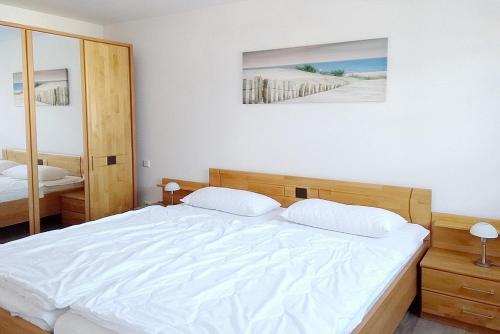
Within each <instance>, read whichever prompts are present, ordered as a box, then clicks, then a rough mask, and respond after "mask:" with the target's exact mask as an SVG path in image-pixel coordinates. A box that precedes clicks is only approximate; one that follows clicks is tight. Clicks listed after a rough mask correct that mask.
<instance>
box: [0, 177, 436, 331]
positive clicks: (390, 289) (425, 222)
mask: <svg viewBox="0 0 500 334" xmlns="http://www.w3.org/2000/svg"><path fill="white" fill-rule="evenodd" d="M210 185H215V186H224V187H230V188H237V189H247V190H252V191H254V192H260V193H264V194H267V195H270V196H272V197H274V198H275V199H277V200H279V201H280V203H282V204H283V206H285V207H286V206H288V205H290V204H291V203H293V202H295V201H298V200H301V199H303V198H304V197H308V198H325V199H331V200H335V201H338V202H344V203H350V204H360V205H369V206H376V207H382V208H385V209H388V210H391V211H394V212H397V213H399V214H400V215H402V216H404V217H405V218H406V219H407V220H409V221H411V222H412V223H414V224H416V225H414V226H413V228H416V227H418V226H417V225H422V226H424V227H429V224H430V219H431V218H430V216H431V215H430V212H431V211H430V201H431V193H430V191H429V190H424V189H417V188H404V187H392V186H380V185H369V184H361V183H350V182H339V181H332V180H320V179H311V178H298V177H289V176H280V175H270V174H258V173H247V172H237V171H227V170H219V169H211V170H210ZM182 210H186V209H181V207H171V208H162V207H150V208H146V209H143V210H139V211H134V212H129V213H125V214H123V215H118V216H113V217H110V218H106V219H104V220H101V221H97V222H93V223H90V224H85V225H86V226H77V227H72V228H70V229H66V230H63V231H57V232H50V234H48V233H47V234H42V235H39V236H36V237H35V238H32V239H31V240H29V241H22V240H21V241H17V243H18V245H20V247H21V246H22V243H24V242H29V243H30V246H33V247H32V252H35V254H36V250H37V247H46V246H47V243H49V242H50V241H51V240H52V241H57V240H62V241H60V242H62V243H63V245H61V247H64V243H68V245H69V244H71V245H72V248H73V251H76V252H82V253H79V254H72V255H76V258H78V259H79V261H80V262H79V263H80V264H82V265H83V264H85V263H92V261H90V260H89V259H88V258H89V254H88V253H85V251H84V250H85V247H92V248H93V249H99V247H100V246H103V247H109V245H106V242H104V240H107V241H108V244H109V239H110V237H111V238H112V240H113V245H114V247H118V248H117V249H115V250H108V251H107V252H102V251H100V252H99V254H108V255H109V256H110V257H109V258H107V260H106V259H103V262H102V263H101V264H100V265H101V266H99V267H98V268H101V270H104V269H103V268H106V267H109V268H114V269H117V268H119V267H116V266H114V265H112V264H111V263H110V262H109V261H117V258H116V256H117V255H116V254H120V252H119V250H120V249H121V248H120V245H122V246H123V247H125V245H129V244H130V240H131V239H130V235H129V234H127V233H122V232H123V231H120V230H123V229H125V230H127V229H128V230H127V231H128V233H137V235H136V238H135V239H132V240H139V241H141V240H142V242H144V244H142V247H140V246H141V244H140V242H133V243H132V244H134V245H135V246H134V247H138V248H137V249H131V250H130V251H131V253H127V252H125V253H124V254H122V255H123V256H125V258H126V259H127V261H130V258H134V257H136V259H137V260H138V261H137V263H144V265H145V266H146V267H145V268H141V267H137V265H132V264H130V263H129V265H127V266H126V268H122V269H123V272H124V273H126V274H127V275H126V276H127V277H129V278H128V279H127V278H126V277H125V276H120V278H119V280H116V278H117V277H115V276H113V275H117V274H116V273H117V272H120V270H112V271H111V272H107V271H105V270H104V272H103V273H101V274H99V275H98V276H85V275H84V276H75V277H66V279H68V280H69V279H70V278H71V280H69V281H67V282H73V279H75V278H77V279H80V281H78V282H76V283H78V284H76V283H75V285H74V286H73V287H74V288H73V290H71V288H70V289H69V290H66V291H65V292H64V293H63V295H61V296H57V298H55V299H54V300H55V301H56V302H57V303H59V304H58V306H60V308H59V309H58V311H60V313H61V314H62V315H61V314H59V315H57V318H58V320H57V321H56V322H55V326H56V333H62V334H64V333H68V331H67V330H68V329H71V332H72V333H79V332H81V333H84V332H85V331H87V332H89V328H92V329H93V330H92V332H95V333H98V332H96V330H97V329H96V328H99V330H102V333H108V332H110V331H109V329H111V330H113V329H115V331H116V330H117V328H116V327H113V326H116V324H117V322H116V319H112V317H111V318H108V317H107V316H106V309H99V307H98V306H99V305H113V303H114V302H116V300H114V299H113V298H110V296H109V295H108V294H103V293H102V291H117V290H113V289H110V286H106V285H105V284H107V283H109V282H119V285H120V288H123V291H129V292H130V291H133V290H134V289H130V286H134V284H139V285H136V288H137V287H140V286H142V285H141V282H140V281H136V280H135V279H130V276H132V277H135V278H137V277H140V276H141V275H135V274H134V273H139V272H144V270H146V269H147V268H158V266H157V265H156V266H155V263H154V259H155V256H154V255H155V254H157V253H156V252H158V251H159V250H161V249H169V248H165V247H164V246H165V245H164V244H162V243H158V244H156V243H155V242H153V241H154V240H156V241H158V242H160V241H161V242H164V240H168V238H167V236H169V235H171V234H172V233H173V232H175V230H169V229H171V228H173V226H177V225H176V224H182V221H183V219H184V220H185V219H190V218H186V217H188V215H186V213H185V212H180V213H179V211H182ZM190 210H192V209H190ZM203 214H206V213H199V212H198V213H191V216H192V217H195V218H196V217H197V215H198V216H200V215H203ZM138 215H143V216H144V215H145V216H144V217H146V216H147V217H149V218H148V219H145V218H144V217H142V218H140V219H142V220H141V221H143V222H146V223H147V226H148V227H150V228H147V229H145V228H144V226H141V227H140V228H138V227H137V226H136V225H135V224H134V222H133V220H134V219H138ZM165 215H166V216H167V218H168V219H170V220H169V222H170V224H164V221H165V219H167V218H165ZM175 217H177V218H175ZM195 218H193V219H195ZM274 218H276V217H274ZM274 218H273V219H270V218H269V217H268V218H267V219H266V220H264V221H260V222H255V221H253V222H251V224H250V223H248V224H244V223H243V224H242V225H241V223H240V225H241V226H246V227H247V228H255V229H256V230H257V231H259V229H260V230H262V229H264V230H266V229H269V232H270V233H273V229H275V230H274V232H279V231H281V229H282V228H284V227H283V226H284V225H279V224H283V223H282V222H281V223H280V222H279V220H277V219H274ZM155 219H156V220H155ZM175 219H177V220H175ZM211 219H216V218H211ZM217 219H219V220H214V221H215V222H216V224H215V226H217V227H220V226H226V227H228V229H229V230H228V231H227V233H225V235H228V236H231V235H232V236H234V237H235V238H238V237H239V236H240V234H238V233H236V234H234V233H229V232H231V231H232V230H231V228H233V227H234V226H232V225H234V224H233V223H234V219H233V220H227V218H226V221H225V222H223V221H222V220H221V219H223V218H220V217H219V218H217ZM207 221H208V220H207ZM162 222H163V223H162ZM146 223H144V224H146ZM112 224H115V225H114V226H115V227H116V228H113V229H111V230H110V229H109V228H107V226H111V225H112ZM196 224H201V226H203V224H208V222H205V223H203V222H198V223H196ZM196 224H193V225H192V226H197V225H196ZM189 226H191V225H189ZM241 226H240V227H241ZM410 227H411V226H410ZM86 228H87V229H88V232H90V233H91V234H92V235H93V236H94V237H95V238H98V237H99V236H100V235H101V236H103V238H104V236H106V238H104V239H103V241H102V243H100V242H99V240H96V241H92V242H91V244H85V242H89V241H88V238H86V237H82V236H81V235H80V236H79V234H80V233H83V234H84V235H85V234H86V233H84V232H83V231H84V230H85V229H86ZM298 228H299V230H297V229H298ZM155 229H156V230H155ZM158 229H159V230H158ZM161 229H165V231H166V232H165V233H159V232H161ZM286 229H287V233H289V235H291V236H293V238H292V239H293V241H294V242H295V243H299V244H300V242H302V241H301V237H300V236H301V235H305V234H307V233H313V234H314V238H318V242H319V241H322V242H325V240H326V241H328V240H330V239H325V238H334V236H332V235H328V236H320V235H319V234H318V233H317V231H313V232H311V231H305V230H300V227H297V226H288V225H287V226H286ZM91 230H92V231H91ZM167 232H168V233H167ZM194 232H196V233H195V234H194V236H196V235H199V236H203V235H204V234H202V233H199V232H200V231H196V230H195V231H194ZM250 232H252V231H249V232H248V233H250ZM110 233H111V234H110ZM113 233H117V234H116V235H115V234H113ZM148 233H149V234H148ZM256 233H257V232H256ZM174 234H175V233H174ZM265 235H267V234H266V233H263V234H258V235H257V236H261V237H262V236H265ZM408 235H409V237H411V236H412V235H413V233H412V232H411V231H410V232H408ZM155 237H156V238H157V239H155ZM51 238H52V239H51ZM311 238H313V237H311ZM337 238H338V236H337ZM184 240H191V239H190V238H187V239H184ZM244 240H255V238H245V239H242V240H240V241H241V242H237V243H236V245H238V244H242V242H243V241H244ZM287 240H288V239H287ZM332 240H333V239H332ZM127 241H128V242H129V243H127ZM285 241H286V240H285ZM177 242H178V241H177ZM37 243H38V244H37ZM335 244H349V245H351V244H355V245H356V247H354V248H352V250H355V249H364V248H366V247H375V246H373V245H364V244H363V243H362V242H360V241H359V240H351V241H349V242H347V241H346V242H340V241H339V242H337V243H335ZM403 244H404V243H403ZM408 244H409V243H408ZM14 246H15V245H14ZM145 246H147V247H145ZM155 246H157V247H159V248H155ZM302 246H303V245H302ZM351 246H352V245H351ZM379 246H380V247H379ZM379 246H377V247H378V248H377V247H375V248H373V249H372V250H371V251H373V252H375V251H377V252H378V251H380V252H382V253H381V255H383V257H390V256H391V255H390V254H392V253H394V254H396V253H398V254H399V253H401V254H403V253H404V252H394V251H393V252H391V249H393V250H396V247H400V246H401V245H397V244H396V243H394V244H393V243H392V242H388V243H387V245H385V246H386V247H385V250H383V249H384V247H382V246H381V245H379ZM127 247H128V246H127ZM127 247H125V249H127ZM130 247H133V246H130ZM427 247H428V245H427V242H426V241H424V242H422V240H420V244H419V243H418V242H417V243H416V244H414V245H413V249H410V250H408V251H407V252H406V253H404V254H403V255H405V256H403V255H401V258H400V259H399V262H398V265H396V266H389V265H388V266H387V267H384V266H382V265H380V266H379V267H380V268H379V269H377V268H378V267H377V266H375V267H373V266H372V267H370V266H369V265H368V264H365V265H363V266H358V267H359V268H360V269H363V268H365V269H363V270H368V269H370V270H373V272H377V273H378V274H379V275H378V276H377V275H376V277H379V280H378V283H377V286H376V287H374V288H373V289H372V290H371V293H370V296H369V297H371V298H368V299H362V300H361V299H360V300H358V301H359V303H361V304H360V305H354V306H353V307H354V308H356V309H358V308H359V309H362V311H363V312H361V314H356V315H353V316H352V318H353V319H354V318H355V319H354V320H353V322H352V323H351V322H350V323H349V324H345V326H344V327H342V328H344V329H345V328H349V331H351V332H354V333H374V332H377V333H390V332H392V331H393V330H394V329H395V327H396V326H397V324H398V323H399V321H400V320H401V319H402V317H403V315H404V314H405V312H406V311H407V309H408V307H409V306H410V304H411V303H412V301H413V300H414V298H415V296H416V292H417V264H418V262H419V260H420V259H421V257H422V256H423V254H424V252H425V250H426V249H427ZM302 249H307V248H302ZM321 249H322V248H319V250H318V251H321ZM71 251H72V250H70V253H71ZM117 252H118V253H117ZM148 252H150V253H148ZM208 254H210V253H208ZM301 254H302V253H301ZM344 254H352V256H353V257H354V256H355V254H357V252H355V251H350V252H344ZM200 256H201V255H200ZM118 257H119V256H118ZM362 257H363V256H362ZM403 257H404V259H403ZM90 258H92V257H90ZM301 258H302V259H303V260H304V261H306V259H307V258H304V257H301ZM358 258H359V256H358ZM85 259H87V260H88V261H90V262H85V261H87V260H85ZM10 260H11V261H13V262H12V265H13V266H16V263H19V261H17V260H18V259H15V258H12V259H10ZM40 261H42V259H40ZM106 261H108V262H106ZM150 261H153V262H150ZM202 262H203V261H202ZM370 262H371V263H375V262H376V261H370ZM5 263H6V262H5V261H4V262H3V264H4V265H5ZM137 263H136V264H137ZM156 264H158V263H156ZM17 265H18V266H19V268H18V269H19V270H21V271H22V264H17ZM60 265H64V266H65V268H68V266H66V265H67V264H60ZM74 265H75V268H78V266H77V265H76V264H74ZM0 267H1V266H0ZM134 268H135V269H134ZM269 268H270V269H272V268H274V267H273V266H271V267H269ZM290 268H292V269H293V268H294V266H290V267H288V269H290ZM382 268H385V271H382ZM94 269H95V268H94ZM167 269H168V268H167ZM51 270H55V272H53V273H51V275H50V277H52V278H53V279H52V280H51V281H52V282H57V281H58V279H59V278H60V277H55V278H54V277H53V275H52V274H57V266H55V267H53V268H52V269H51ZM133 270H136V272H133ZM290 270H291V269H290ZM377 270H379V271H380V272H379V271H377ZM127 271H132V272H127ZM146 271H147V270H146ZM84 272H85V273H86V274H87V275H89V273H94V274H95V270H92V271H84ZM173 272H175V271H173ZM94 274H91V275H94ZM131 274H132V275H131ZM160 274H161V275H160V276H158V278H159V279H160V278H161V277H163V276H162V275H164V274H165V273H164V272H163V273H161V272H160ZM296 274H300V272H299V273H296ZM365 276H367V275H361V276H360V277H365ZM102 277H107V278H109V279H110V280H108V281H100V279H101V278H102ZM152 277H154V275H153V276H152ZM271 277H273V276H272V275H271ZM96 278H97V281H96ZM89 280H92V284H93V285H94V286H95V285H96V284H97V285H99V284H100V286H99V288H98V289H95V290H93V292H92V293H89V291H90V290H85V289H87V287H86V285H85V284H87V283H86V282H88V281H89ZM63 282H66V281H64V280H63ZM4 283H5V282H4ZM35 284H39V288H40V287H41V286H43V284H44V279H43V277H41V279H37V280H36V283H35ZM40 284H41V286H40ZM122 284H123V285H122ZM57 286H58V285H57V284H56V287H57ZM64 286H67V284H64ZM44 287H45V288H46V289H48V290H50V289H52V288H55V287H51V286H50V285H49V286H44ZM77 287H79V289H77ZM104 287H107V289H105V288H104ZM24 288H29V287H28V286H24ZM113 288H117V287H116V286H113ZM57 290H58V289H57V288H55V291H57ZM139 290H140V289H139ZM181 290H182V289H181ZM181 290H179V291H181ZM175 291H177V290H175V289H174V290H171V291H170V292H172V293H173V292H175ZM184 291H185V290H184ZM326 291H327V290H326ZM353 291H355V290H353ZM199 292H200V293H201V294H203V289H201V290H200V291H199ZM79 293H80V295H79ZM75 296H76V297H78V298H73V297H75ZM82 296H83V297H84V298H80V297H82ZM124 296H125V297H126V298H132V299H131V300H134V298H137V301H141V300H143V299H141V298H144V296H145V295H137V296H134V295H133V294H132V296H130V294H127V293H125V294H124ZM146 296H147V294H146ZM159 296H160V297H161V296H162V294H159ZM70 297H71V298H70ZM163 297H165V296H163ZM167 297H168V296H167ZM76 300H81V302H76ZM180 300H182V299H180ZM129 301H130V300H129ZM164 301H165V300H163V302H164ZM144 303H145V304H144V305H145V306H147V305H149V302H144ZM31 304H33V303H31ZM42 304H43V303H42ZM150 304H151V305H156V304H155V303H154V302H153V301H151V303H150ZM41 306H42V305H41ZM67 306H71V307H72V310H71V311H70V312H66V311H67ZM156 306H157V305H156ZM361 306H362V307H361ZM146 309H147V308H146ZM89 310H94V311H95V312H96V313H93V312H89ZM108 311H109V310H108ZM13 313H16V312H13ZM119 313H121V314H125V313H126V312H119ZM138 313H140V312H138ZM153 313H154V312H153ZM102 316H104V319H103V318H102ZM108 316H109V314H108ZM130 316H131V319H132V318H133V316H134V315H133V314H131V315H130ZM138 316H139V314H138ZM25 317H26V315H25ZM26 318H27V317H26ZM103 320H107V321H108V322H106V321H104V323H103ZM156 320H157V319H156ZM0 323H1V324H2V325H0V333H2V334H3V333H18V332H22V333H43V331H42V330H40V329H39V328H38V327H36V326H32V325H30V324H29V323H28V322H27V321H25V320H22V319H20V318H18V317H13V316H10V314H9V313H8V312H7V311H2V312H0ZM2 326H3V331H2ZM21 326H24V327H21ZM348 326H351V327H348ZM103 327H104V329H103ZM21 328H22V330H21ZM26 328H29V330H28V329H26ZM106 328H107V329H106ZM146 328H147V327H146ZM16 331H17V332H16ZM118 332H123V330H122V328H121V327H119V330H118Z"/></svg>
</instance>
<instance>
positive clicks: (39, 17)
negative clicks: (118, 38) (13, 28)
mask: <svg viewBox="0 0 500 334" xmlns="http://www.w3.org/2000/svg"><path fill="white" fill-rule="evenodd" d="M0 21H7V22H12V23H18V24H25V25H30V26H35V27H39V28H45V29H53V30H59V31H64V32H68V33H73V34H79V35H85V36H92V37H102V35H103V27H102V25H99V24H94V23H89V22H84V21H79V20H74V19H70V18H66V17H61V16H56V15H50V14H45V13H40V12H36V11H32V10H28V9H24V8H18V7H13V6H6V5H2V4H0Z"/></svg>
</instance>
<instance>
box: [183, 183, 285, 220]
mask: <svg viewBox="0 0 500 334" xmlns="http://www.w3.org/2000/svg"><path fill="white" fill-rule="evenodd" d="M181 201H182V202H184V203H185V204H188V205H191V206H196V207H199V208H205V209H212V210H218V211H224V212H229V213H232V214H235V215H240V216H250V217H255V216H260V215H263V214H265V213H267V212H269V211H271V210H273V209H276V208H279V207H280V206H281V204H280V203H279V202H277V201H275V200H274V199H272V198H270V197H267V196H265V195H261V194H257V193H254V192H251V191H246V190H239V189H230V188H221V187H206V188H201V189H199V190H196V191H195V192H192V193H191V194H189V195H187V196H186V197H184V198H183V199H181Z"/></svg>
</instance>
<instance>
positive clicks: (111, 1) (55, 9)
mask: <svg viewBox="0 0 500 334" xmlns="http://www.w3.org/2000/svg"><path fill="white" fill-rule="evenodd" d="M237 1H241V0H0V4H4V5H9V6H14V7H21V8H25V9H31V10H35V11H39V12H44V13H47V14H53V15H59V16H65V17H70V18H74V19H78V20H83V21H88V22H93V23H98V24H109V23H116V22H122V21H130V20H137V19H143V18H148V17H155V16H163V15H169V14H174V13H179V12H184V11H189V10H194V9H199V8H204V7H210V6H214V5H219V4H224V3H230V2H237Z"/></svg>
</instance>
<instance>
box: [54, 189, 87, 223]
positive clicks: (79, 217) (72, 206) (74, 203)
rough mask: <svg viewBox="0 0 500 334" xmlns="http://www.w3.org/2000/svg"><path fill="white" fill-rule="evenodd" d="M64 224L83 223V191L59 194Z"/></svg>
mask: <svg viewBox="0 0 500 334" xmlns="http://www.w3.org/2000/svg"><path fill="white" fill-rule="evenodd" d="M59 199H60V201H61V216H62V223H63V225H64V226H70V225H78V224H81V223H85V192H84V191H83V190H80V191H75V192H70V193H65V194H62V195H60V196H59Z"/></svg>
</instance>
